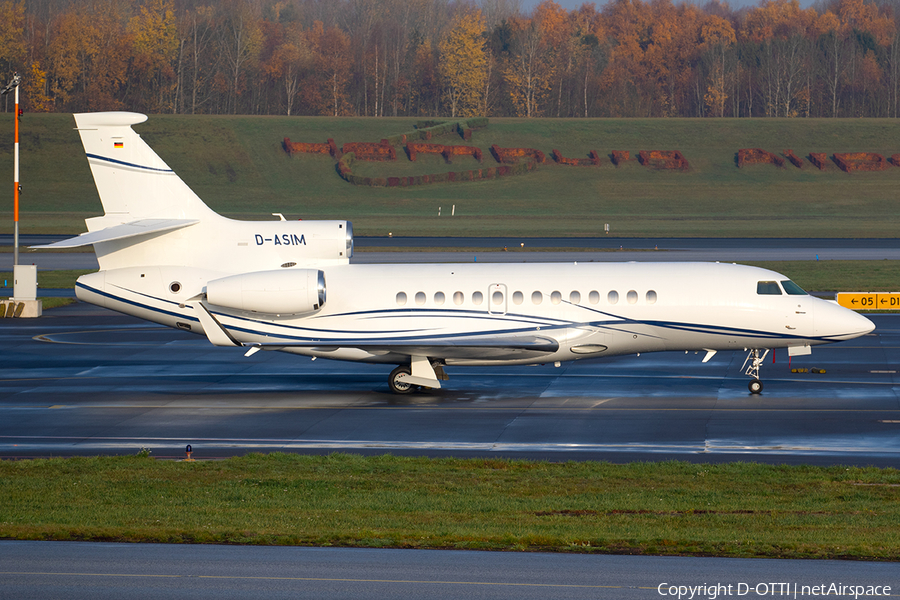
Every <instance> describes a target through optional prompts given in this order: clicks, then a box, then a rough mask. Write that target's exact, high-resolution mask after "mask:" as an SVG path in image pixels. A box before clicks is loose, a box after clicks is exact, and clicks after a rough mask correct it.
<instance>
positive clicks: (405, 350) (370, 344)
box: [263, 334, 559, 360]
mask: <svg viewBox="0 0 900 600" xmlns="http://www.w3.org/2000/svg"><path fill="white" fill-rule="evenodd" d="M273 346H278V347H282V348H288V347H300V346H302V347H306V348H310V349H315V350H320V351H324V352H328V351H329V350H337V349H338V348H358V349H360V350H365V351H367V352H372V353H382V352H383V353H385V354H387V353H392V354H403V355H408V356H430V357H432V358H461V359H463V358H470V359H481V360H514V359H517V358H536V357H540V356H542V355H546V354H551V353H553V352H556V351H557V350H559V342H557V341H556V340H554V339H553V338H549V337H541V336H535V335H531V334H526V335H515V334H512V335H510V334H507V335H499V336H491V337H485V336H473V337H446V338H429V339H427V340H409V339H393V340H392V339H382V340H377V341H369V340H342V341H340V342H331V341H329V342H326V343H322V342H308V343H304V344H293V343H292V344H273ZM263 348H265V345H263Z"/></svg>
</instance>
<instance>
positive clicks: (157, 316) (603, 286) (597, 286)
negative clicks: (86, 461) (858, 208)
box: [77, 263, 871, 365]
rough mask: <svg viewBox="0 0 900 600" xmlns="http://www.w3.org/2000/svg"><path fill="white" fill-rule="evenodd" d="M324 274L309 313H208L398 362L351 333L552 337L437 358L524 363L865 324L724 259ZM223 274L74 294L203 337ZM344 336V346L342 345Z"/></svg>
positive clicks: (353, 268) (101, 278)
mask: <svg viewBox="0 0 900 600" xmlns="http://www.w3.org/2000/svg"><path fill="white" fill-rule="evenodd" d="M322 270H323V271H324V273H325V279H326V283H327V300H326V302H325V304H324V306H323V307H322V308H321V309H320V310H317V311H314V312H312V313H310V314H304V315H267V314H260V313H254V312H252V311H239V310H230V309H225V308H219V307H215V306H212V307H211V309H212V312H213V314H214V315H215V317H216V319H217V320H218V321H219V323H221V324H222V326H223V327H224V328H225V330H226V331H227V332H228V333H229V334H230V335H231V336H232V337H233V338H234V339H235V340H237V341H238V342H240V343H242V344H244V345H254V344H263V345H264V346H265V347H269V348H273V349H274V348H275V347H277V346H278V344H280V343H283V344H284V346H283V347H281V348H278V349H282V350H285V351H288V352H294V353H297V354H304V355H308V356H320V357H323V358H334V359H343V360H362V361H368V362H385V363H396V362H398V360H402V357H400V356H398V355H397V354H396V353H395V352H393V351H388V350H374V351H370V350H365V349H361V348H359V347H358V345H359V344H358V342H360V341H365V342H371V343H374V342H378V341H380V340H384V341H385V342H386V346H389V345H397V343H398V342H403V343H409V344H410V345H416V344H418V345H427V344H428V342H429V340H432V339H435V338H439V339H446V338H448V337H456V338H457V339H458V340H459V343H460V344H461V345H465V340H466V339H467V338H470V337H482V336H495V337H501V338H502V337H504V336H510V337H511V338H514V337H516V336H522V335H528V336H535V337H538V338H544V339H548V340H553V341H554V342H555V343H556V344H558V349H557V350H555V351H554V352H552V353H546V352H542V353H540V354H539V355H537V356H535V355H530V354H529V355H526V356H521V357H518V356H503V357H502V358H498V357H496V356H495V355H496V354H497V352H496V351H493V350H492V351H485V352H483V353H479V352H477V351H476V352H470V354H472V356H455V355H454V356H446V360H445V362H446V363H447V364H467V365H476V364H497V363H498V362H503V363H508V364H527V363H545V362H553V361H557V360H559V361H563V360H577V359H581V358H595V357H601V356H612V355H618V354H631V353H637V352H653V351H663V350H742V349H744V348H757V347H759V348H784V347H790V346H805V345H816V344H822V343H828V342H833V341H839V340H841V339H849V338H851V337H855V336H857V335H860V334H862V333H865V332H866V331H869V330H871V325H870V322H869V321H868V320H867V319H865V318H864V317H860V316H858V315H856V314H855V313H853V312H851V311H847V310H845V309H842V308H841V307H839V306H837V305H835V304H834V303H831V302H827V301H824V300H821V299H818V298H815V297H812V296H809V295H802V296H801V295H794V296H791V295H787V294H781V295H760V294H758V293H757V282H758V281H784V280H786V279H787V278H786V277H784V276H782V275H779V274H778V273H775V272H772V271H768V270H764V269H759V268H755V267H747V266H741V265H732V264H718V263H581V264H578V263H565V264H513V265H509V264H485V263H481V264H434V265H429V264H409V265H402V264H391V265H371V264H360V265H357V264H345V265H332V266H330V267H322ZM227 274H228V273H227V272H212V271H201V270H196V269H191V268H184V267H168V268H167V267H149V268H130V269H117V270H111V271H106V272H100V273H95V274H91V275H86V276H83V277H82V278H80V279H79V285H78V288H77V293H78V296H79V298H81V299H83V300H86V301H88V302H94V303H98V304H101V305H103V306H107V307H108V308H112V309H115V310H118V311H121V312H125V313H128V314H132V315H134V316H138V317H141V318H144V319H148V320H151V321H155V322H158V323H162V324H164V325H169V326H172V327H177V326H178V325H177V324H178V323H182V324H183V325H182V328H183V327H184V324H188V325H190V327H191V331H194V332H197V333H203V329H202V326H201V325H200V322H199V320H198V318H197V317H196V313H195V309H194V308H192V307H190V306H187V305H185V304H184V302H185V300H186V299H188V298H191V297H194V296H196V295H198V294H201V293H202V292H203V291H204V286H205V283H206V281H209V280H212V279H217V278H219V277H222V276H224V275H227ZM172 282H178V283H179V284H180V288H179V290H178V292H177V293H173V292H172V291H171V290H170V284H171V283H172ZM479 294H480V297H481V300H480V301H478V295H479ZM398 296H400V297H405V301H398ZM611 296H612V297H616V296H617V300H616V301H615V302H612V301H611ZM460 297H461V301H460V300H459V299H460ZM536 300H539V302H536ZM342 340H347V341H348V346H349V347H347V348H342V347H341V345H340V344H341V341H342ZM317 343H321V345H322V348H317V347H316V346H315V345H313V344H317ZM292 345H296V346H292ZM432 354H433V355H434V356H435V357H442V355H447V354H448V352H447V351H445V350H442V349H434V350H433V351H432ZM449 354H454V353H453V352H449ZM477 354H482V355H481V356H478V355H477ZM500 354H502V353H500Z"/></svg>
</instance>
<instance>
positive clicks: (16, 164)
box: [13, 86, 19, 266]
mask: <svg viewBox="0 0 900 600" xmlns="http://www.w3.org/2000/svg"><path fill="white" fill-rule="evenodd" d="M15 105H16V108H15V113H14V115H15V116H14V117H13V118H14V119H15V123H16V125H15V137H14V140H13V266H15V265H18V264H19V86H16V101H15Z"/></svg>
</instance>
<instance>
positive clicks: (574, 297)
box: [569, 292, 581, 304]
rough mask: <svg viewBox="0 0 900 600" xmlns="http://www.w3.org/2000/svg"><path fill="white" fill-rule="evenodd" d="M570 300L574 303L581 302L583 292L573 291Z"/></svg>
mask: <svg viewBox="0 0 900 600" xmlns="http://www.w3.org/2000/svg"><path fill="white" fill-rule="evenodd" d="M569 302H571V303H572V304H578V303H579V302H581V292H572V293H571V294H569Z"/></svg>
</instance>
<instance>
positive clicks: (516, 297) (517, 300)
mask: <svg viewBox="0 0 900 600" xmlns="http://www.w3.org/2000/svg"><path fill="white" fill-rule="evenodd" d="M524 301H525V295H524V294H523V293H522V292H513V304H522V302H524Z"/></svg>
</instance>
